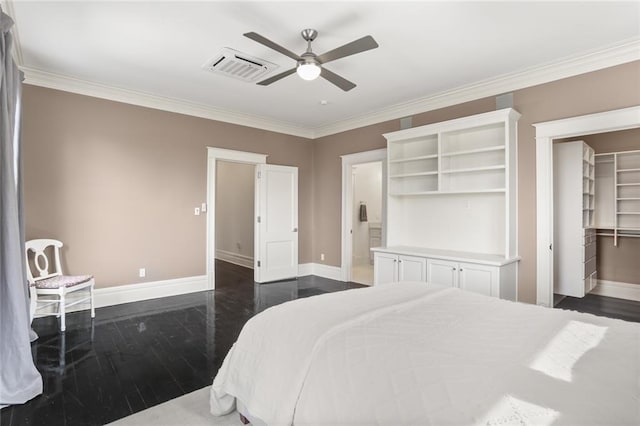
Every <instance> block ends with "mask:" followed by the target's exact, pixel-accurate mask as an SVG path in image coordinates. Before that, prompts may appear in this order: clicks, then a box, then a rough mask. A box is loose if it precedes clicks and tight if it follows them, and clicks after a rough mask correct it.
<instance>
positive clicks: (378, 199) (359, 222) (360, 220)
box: [341, 149, 387, 285]
mask: <svg viewBox="0 0 640 426" xmlns="http://www.w3.org/2000/svg"><path fill="white" fill-rule="evenodd" d="M341 158H342V265H341V275H342V280H343V281H353V282H357V283H360V284H366V285H372V284H373V257H372V256H371V255H370V253H371V252H370V248H371V247H379V246H383V245H384V244H385V242H386V194H387V185H386V177H387V165H386V160H387V150H386V149H378V150H373V151H366V152H360V153H356V154H349V155H343V156H342V157H341Z"/></svg>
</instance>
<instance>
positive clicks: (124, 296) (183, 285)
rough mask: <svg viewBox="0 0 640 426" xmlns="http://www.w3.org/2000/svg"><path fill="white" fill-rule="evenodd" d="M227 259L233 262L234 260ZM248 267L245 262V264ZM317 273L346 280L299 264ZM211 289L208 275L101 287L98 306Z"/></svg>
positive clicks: (330, 270) (327, 269)
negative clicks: (208, 284) (208, 286)
mask: <svg viewBox="0 0 640 426" xmlns="http://www.w3.org/2000/svg"><path fill="white" fill-rule="evenodd" d="M221 260H225V261H227V262H230V263H234V262H231V261H230V260H226V259H221ZM242 266H245V265H242ZM307 275H317V276H319V277H323V278H328V279H331V280H337V281H342V277H341V269H340V267H338V266H330V265H322V264H320V263H301V264H299V265H298V276H300V277H304V276H307ZM205 290H208V289H207V276H206V275H198V276H195V277H184V278H175V279H171V280H163V281H149V282H146V283H138V284H128V285H121V286H116V287H105V288H97V289H95V290H94V291H93V296H94V299H95V300H94V301H95V307H96V308H101V307H104V306H113V305H119V304H121V303H130V302H139V301H142V300H149V299H158V298H161V297H168V296H178V295H180V294H187V293H195V292H197V291H205ZM84 297H86V292H85V291H78V292H77V293H71V294H69V295H68V296H67V303H72V302H74V301H76V300H79V299H82V298H84ZM89 308H90V305H89V302H87V303H78V304H77V305H74V306H71V307H69V308H68V309H67V312H76V311H83V310H86V309H89ZM54 309H55V305H52V306H48V307H46V308H43V309H40V310H38V312H37V313H36V318H38V317H41V316H44V315H45V314H47V313H52V312H54Z"/></svg>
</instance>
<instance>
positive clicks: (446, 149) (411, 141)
mask: <svg viewBox="0 0 640 426" xmlns="http://www.w3.org/2000/svg"><path fill="white" fill-rule="evenodd" d="M518 118H519V113H518V112H517V111H515V110H513V109H510V108H505V109H502V110H498V111H491V112H488V113H484V114H478V115H476V116H471V117H463V118H460V119H455V120H449V121H446V122H442V123H435V124H428V125H425V126H420V127H413V128H409V129H404V130H399V131H397V132H391V133H387V134H385V135H384V137H385V139H386V140H387V153H388V163H387V172H388V173H387V176H388V177H387V184H388V195H389V199H388V204H387V215H388V216H387V226H388V228H387V235H388V236H389V237H388V241H387V244H389V245H407V246H425V247H426V246H433V247H439V248H442V249H448V250H471V251H475V252H478V253H493V254H496V253H497V254H500V255H501V256H505V257H509V258H511V257H513V256H515V252H516V244H515V232H513V231H514V229H515V227H514V224H515V223H516V209H515V201H514V200H515V190H516V182H517V176H516V174H515V170H516V163H517V158H516V138H517V124H516V123H517V120H518ZM470 235H473V238H470V237H469V236H470Z"/></svg>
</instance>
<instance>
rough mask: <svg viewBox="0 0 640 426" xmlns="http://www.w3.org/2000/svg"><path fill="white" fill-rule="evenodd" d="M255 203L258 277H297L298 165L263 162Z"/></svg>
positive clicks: (272, 279)
mask: <svg viewBox="0 0 640 426" xmlns="http://www.w3.org/2000/svg"><path fill="white" fill-rule="evenodd" d="M255 206H256V207H255V208H256V217H257V222H258V223H257V224H256V232H255V256H254V258H255V267H254V279H255V281H256V282H259V283H264V282H269V281H278V280H284V279H288V278H295V277H297V276H298V168H297V167H289V166H274V165H272V164H259V165H258V166H257V167H256V203H255Z"/></svg>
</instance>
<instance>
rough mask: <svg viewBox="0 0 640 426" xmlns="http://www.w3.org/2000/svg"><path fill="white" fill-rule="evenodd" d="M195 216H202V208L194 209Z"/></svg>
mask: <svg viewBox="0 0 640 426" xmlns="http://www.w3.org/2000/svg"><path fill="white" fill-rule="evenodd" d="M193 214H195V215H196V216H200V207H196V208H195V209H193Z"/></svg>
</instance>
